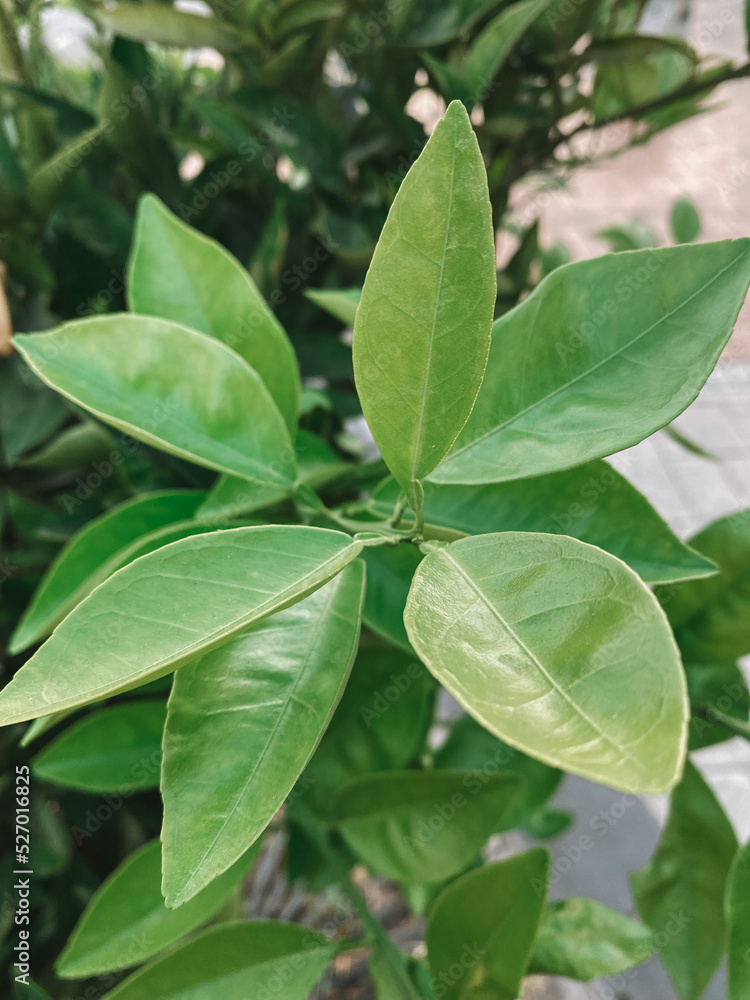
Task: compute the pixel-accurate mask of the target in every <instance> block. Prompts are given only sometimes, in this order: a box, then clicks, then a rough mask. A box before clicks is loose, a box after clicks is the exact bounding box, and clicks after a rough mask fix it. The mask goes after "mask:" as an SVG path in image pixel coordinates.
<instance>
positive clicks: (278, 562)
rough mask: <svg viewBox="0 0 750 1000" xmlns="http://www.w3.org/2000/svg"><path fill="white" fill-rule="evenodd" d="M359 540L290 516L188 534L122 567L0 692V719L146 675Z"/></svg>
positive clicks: (293, 597)
mask: <svg viewBox="0 0 750 1000" xmlns="http://www.w3.org/2000/svg"><path fill="white" fill-rule="evenodd" d="M361 548H362V545H361V543H360V542H357V541H354V539H352V538H350V537H349V536H348V535H345V534H343V533H342V532H340V531H329V530H327V529H324V528H308V527H303V526H298V525H272V526H268V527H266V526H261V527H253V528H234V529H231V530H227V531H214V532H210V533H208V534H204V535H193V536H191V537H190V538H184V539H182V540H180V541H177V542H172V543H171V544H170V545H166V546H163V547H162V548H160V549H157V550H156V552H151V553H149V554H148V555H146V556H143V557H142V558H140V559H137V560H136V561H135V562H132V563H130V564H129V565H127V566H125V567H123V569H120V570H118V571H117V573H115V574H114V575H113V576H111V577H109V579H108V580H106V581H105V582H104V583H103V584H101V586H99V587H98V588H97V589H96V590H95V591H93V593H91V594H90V595H89V596H88V597H87V598H86V599H85V600H84V601H82V602H81V604H79V605H78V607H76V608H75V609H74V610H73V611H72V612H71V613H70V614H69V615H68V617H67V618H66V619H65V620H64V621H63V622H62V623H61V624H60V625H59V626H58V627H57V629H56V630H55V632H54V634H53V635H52V636H51V637H50V638H49V639H48V640H47V642H45V644H44V645H43V646H42V647H41V649H39V650H38V651H37V652H36V653H35V654H34V656H32V657H31V659H30V660H29V661H28V662H27V663H26V664H24V666H23V667H21V669H20V670H19V671H18V672H17V673H16V675H15V676H14V678H13V680H12V681H11V682H10V684H8V685H7V686H6V687H5V688H4V689H3V691H2V692H0V719H1V720H2V724H3V725H9V724H10V723H12V722H22V721H23V720H25V719H34V718H36V717H37V716H39V715H47V714H49V713H50V712H59V711H61V710H62V709H64V708H71V707H73V706H75V705H85V704H87V703H89V702H92V701H97V700H99V699H100V698H104V697H109V696H111V695H113V694H117V693H119V692H122V691H128V690H130V689H131V688H134V687H138V686H139V685H141V684H145V683H146V681H149V680H154V679H155V678H157V677H161V676H163V675H164V674H167V673H170V672H171V671H173V670H175V669H176V668H177V667H181V666H183V665H184V664H185V663H188V662H189V661H190V660H193V659H195V658H196V657H197V656H199V655H200V654H201V653H204V652H208V651H209V650H211V649H216V648H217V647H219V646H221V645H223V644H224V643H225V642H227V641H228V640H229V639H231V638H232V637H233V636H235V635H237V634H238V633H239V632H242V631H244V630H245V629H247V628H249V627H250V626H251V625H253V624H254V623H255V622H258V621H260V620H261V619H262V618H265V617H266V616H267V615H270V614H273V613H274V612H276V611H281V610H282V609H283V608H286V607H289V606H290V605H292V604H295V603H296V602H297V601H300V600H302V598H303V597H306V596H307V595H308V594H310V593H312V592H313V591H314V590H317V588H318V587H321V586H322V585H323V584H324V583H326V581H328V580H330V579H331V577H333V576H335V575H336V574H337V573H339V572H340V571H341V570H342V569H343V568H344V566H346V565H347V563H349V562H351V560H352V559H354V558H355V557H356V555H357V553H358V552H359V551H360V549H361Z"/></svg>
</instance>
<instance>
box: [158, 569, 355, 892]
mask: <svg viewBox="0 0 750 1000" xmlns="http://www.w3.org/2000/svg"><path fill="white" fill-rule="evenodd" d="M363 589H364V566H363V565H362V563H361V562H356V563H353V564H352V565H350V566H348V567H347V568H346V569H345V570H344V571H343V572H342V573H340V574H339V575H338V576H337V577H336V579H335V580H332V581H331V582H330V583H328V584H327V585H326V586H325V587H321V589H320V590H317V591H316V592H315V593H314V594H312V595H311V596H310V597H308V598H306V599H305V600H304V601H300V602H299V603H298V604H295V606H294V607H293V608H289V609H288V610H286V611H281V612H280V613H279V614H277V615H274V616H273V617H272V618H269V619H267V620H266V621H265V622H262V623H261V624H260V625H256V626H255V627H254V628H252V629H250V631H248V632H246V633H245V634H244V635H242V636H240V637H239V638H237V639H234V640H233V641H232V642H230V643H227V644H226V645H224V646H222V647H221V648H220V649H216V650H214V651H213V652H211V653H208V655H206V656H204V657H201V658H200V659H198V660H195V661H194V662H193V663H191V664H190V665H189V666H187V667H185V668H184V669H183V670H181V671H180V672H179V673H178V674H177V677H176V678H175V683H174V687H173V689H172V694H171V696H170V699H169V716H168V720H167V728H166V731H165V734H164V768H163V774H162V797H163V799H164V826H163V829H162V840H163V842H164V894H165V896H166V899H167V902H168V903H169V905H170V906H179V905H180V904H181V903H183V902H184V901H185V900H186V899H190V898H191V897H192V896H194V895H195V893H196V892H198V891H199V890H200V889H202V888H203V886H205V885H206V884H207V883H209V882H210V881H211V879H213V878H215V877H216V875H217V874H218V873H219V872H222V871H224V870H225V869H226V868H227V867H228V866H229V865H230V864H232V863H233V862H234V861H235V860H236V859H237V857H239V855H241V854H242V853H243V852H244V851H245V850H247V848H248V847H249V846H250V845H251V844H252V843H253V842H254V841H255V840H256V839H257V838H258V837H259V836H260V834H261V833H262V832H263V830H264V829H265V828H266V826H267V825H268V824H269V823H270V821H271V819H272V818H273V816H274V814H275V813H276V811H277V810H278V809H279V807H280V806H281V805H282V803H283V802H284V799H285V798H286V797H287V795H288V794H289V792H290V791H291V789H292V787H293V786H294V783H295V781H296V780H297V778H298V777H299V775H300V773H301V772H302V769H303V768H304V766H305V764H307V762H308V760H309V759H310V757H311V756H312V753H313V750H314V749H315V747H316V745H317V743H318V741H319V739H320V736H321V734H322V733H323V732H324V731H325V728H326V726H327V724H328V720H329V719H330V718H331V715H332V714H333V711H334V708H335V707H336V703H337V702H338V699H339V697H340V696H341V692H342V689H343V686H344V684H345V682H346V678H347V675H348V673H349V669H350V667H351V664H352V660H353V659H354V654H355V652H356V648H357V640H358V638H359V626H360V618H361V606H362V597H363Z"/></svg>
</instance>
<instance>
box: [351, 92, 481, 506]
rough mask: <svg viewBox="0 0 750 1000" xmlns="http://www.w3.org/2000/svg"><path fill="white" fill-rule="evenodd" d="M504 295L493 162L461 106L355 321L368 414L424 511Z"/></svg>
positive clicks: (384, 250)
mask: <svg viewBox="0 0 750 1000" xmlns="http://www.w3.org/2000/svg"><path fill="white" fill-rule="evenodd" d="M495 295H496V283H495V252H494V242H493V236H492V222H491V214H490V203H489V197H488V194H487V180H486V176H485V170H484V164H483V162H482V156H481V153H480V151H479V146H478V144H477V140H476V137H475V135H474V132H473V130H472V127H471V123H470V121H469V116H468V115H467V113H466V111H465V110H464V108H463V105H461V104H459V103H458V102H454V103H453V104H452V105H451V106H450V108H449V109H448V111H447V112H446V115H445V118H444V119H443V120H442V121H441V122H440V123H439V124H438V126H437V128H436V129H435V131H434V132H433V134H432V136H431V137H430V140H429V142H428V143H427V145H426V146H425V149H424V151H423V152H422V154H421V155H420V157H419V159H418V160H417V161H416V163H415V164H414V166H413V167H412V168H411V170H410V171H409V173H408V174H407V176H406V178H405V179H404V181H403V183H402V185H401V187H400V188H399V191H398V194H397V195H396V199H395V201H394V203H393V205H392V207H391V210H390V213H389V215H388V219H387V220H386V223H385V226H384V227H383V231H382V234H381V236H380V240H379V242H378V246H377V248H376V250H375V255H374V257H373V259H372V264H371V265H370V269H369V271H368V272H367V278H366V279H365V284H364V288H363V290H362V299H361V302H360V305H359V309H358V310H357V318H356V321H355V324H354V347H353V350H354V374H355V378H356V382H357V389H358V391H359V396H360V401H361V403H362V411H363V413H364V415H365V417H366V418H367V422H368V424H369V425H370V429H371V431H372V433H373V436H374V438H375V441H376V442H377V444H378V447H379V448H380V451H381V453H382V455H383V458H384V459H385V461H386V462H387V463H388V467H389V468H390V470H391V471H392V472H393V475H394V476H395V477H396V479H397V480H398V482H399V483H400V484H401V487H402V489H404V490H405V491H406V492H407V493H408V495H409V497H410V502H411V503H412V505H414V506H418V505H419V493H420V491H419V487H418V486H416V485H415V484H416V483H417V482H418V480H420V479H422V478H424V477H425V476H426V475H427V474H428V473H429V472H431V471H432V469H434V468H435V466H436V465H437V463H438V462H439V461H440V459H441V458H442V457H443V455H445V453H446V451H447V450H448V449H449V448H450V446H451V444H452V443H453V441H454V440H455V438H456V435H457V434H458V432H459V431H460V430H461V428H462V427H463V425H464V424H465V422H466V419H467V417H468V416H469V413H470V411H471V407H472V404H473V402H474V399H475V397H476V394H477V391H478V390H479V385H480V383H481V381H482V374H483V372H484V368H485V364H486V361H487V352H488V350H489V341H490V328H491V321H492V308H493V304H494V301H495Z"/></svg>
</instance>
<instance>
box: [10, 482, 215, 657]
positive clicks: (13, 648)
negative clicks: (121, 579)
mask: <svg viewBox="0 0 750 1000" xmlns="http://www.w3.org/2000/svg"><path fill="white" fill-rule="evenodd" d="M204 497H205V494H203V493H199V492H197V491H192V490H169V491H168V490H164V491H161V492H159V493H146V494H145V495H142V496H138V497H135V498H134V499H133V500H128V501H126V502H125V503H123V504H120V505H119V506H118V507H115V508H114V509H113V510H109V511H107V513H106V514H102V515H101V516H100V517H97V518H94V520H93V521H89V523H88V524H87V525H86V526H85V527H84V528H82V529H81V531H79V532H78V534H77V535H74V536H73V538H72V539H71V540H70V541H69V542H68V544H67V545H65V546H64V548H63V549H62V550H61V551H60V553H59V554H58V556H57V557H56V559H55V560H54V562H53V563H52V565H51V566H50V568H49V570H48V571H47V573H46V574H45V576H44V579H43V580H42V582H41V583H40V584H39V586H38V587H37V589H36V592H35V593H34V596H33V598H32V599H31V602H30V603H29V605H28V606H27V607H26V610H25V611H24V613H23V615H22V616H21V620H20V621H19V623H18V625H17V626H16V629H15V631H14V633H13V635H12V636H11V640H10V644H9V649H10V652H11V653H20V652H21V650H23V649H26V648H27V647H28V646H30V645H32V643H34V642H38V641H39V640H40V639H44V638H45V637H46V636H48V635H49V633H50V632H51V631H52V629H53V628H54V627H55V626H56V625H58V624H59V623H60V622H61V621H62V620H63V618H64V617H65V616H66V615H67V614H68V613H69V612H70V611H72V610H73V608H74V607H75V606H76V604H79V603H80V601H82V600H83V598H84V597H86V595H87V594H89V593H90V592H91V591H92V590H93V589H94V587H95V586H97V584H99V583H101V581H102V580H104V579H106V578H107V577H108V576H109V575H110V574H111V573H112V572H113V571H114V570H115V569H117V568H118V567H119V566H120V565H122V563H121V562H120V561H119V560H117V555H118V553H119V552H120V551H121V550H122V549H123V548H125V546H127V545H129V544H131V543H132V542H133V541H134V540H135V539H137V538H140V536H141V535H145V534H147V533H148V532H152V531H155V530H156V529H158V528H161V527H164V526H165V525H168V524H172V523H174V522H175V521H181V520H184V519H187V518H190V517H192V515H193V514H194V513H195V511H196V509H197V508H198V505H199V504H200V502H201V501H202V500H203V499H204ZM110 560H114V565H113V567H112V568H111V569H110V568H109V567H108V563H109V562H110Z"/></svg>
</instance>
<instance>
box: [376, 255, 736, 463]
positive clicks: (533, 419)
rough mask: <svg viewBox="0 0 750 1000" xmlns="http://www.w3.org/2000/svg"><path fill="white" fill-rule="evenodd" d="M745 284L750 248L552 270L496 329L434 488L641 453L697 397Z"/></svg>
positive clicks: (624, 258) (604, 260)
mask: <svg viewBox="0 0 750 1000" xmlns="http://www.w3.org/2000/svg"><path fill="white" fill-rule="evenodd" d="M748 283H750V239H742V240H726V241H724V242H721V243H702V244H698V245H687V246H679V247H667V248H664V249H661V250H638V251H633V252H632V253H622V254H615V255H611V256H606V257H599V258H597V259H596V260H586V261H581V262H579V263H575V264H567V265H566V266H564V267H559V268H557V269H556V270H555V271H553V272H552V273H551V274H550V275H548V277H546V278H545V279H544V280H543V281H542V283H541V284H540V285H539V286H538V287H537V288H536V289H535V290H534V291H533V292H532V294H531V295H529V297H528V298H527V299H524V301H523V302H522V303H521V304H520V305H519V306H516V308H515V309H512V310H511V311H510V312H508V313H506V314H505V315H504V316H502V317H501V318H500V319H499V320H497V322H496V323H495V326H494V330H493V335H492V348H491V350H490V357H489V361H488V364H487V371H486V374H485V377H484V381H483V383H482V388H481V391H480V393H479V395H478V397H477V401H476V404H475V406H474V409H473V411H472V414H471V417H470V418H469V421H468V423H467V424H466V427H465V428H464V429H463V431H462V432H461V434H460V435H459V438H458V440H457V441H456V443H455V445H454V446H453V448H452V449H451V451H450V452H449V454H448V455H447V457H446V458H445V460H444V461H443V462H442V464H441V465H440V466H439V468H437V469H435V471H434V472H433V473H432V475H431V476H430V479H431V480H432V481H433V482H440V483H498V482H503V481H504V480H508V479H524V478H526V477H527V476H536V475H540V474H542V473H546V472H556V471H557V470H559V469H570V468H573V467H574V466H576V465H581V464H583V463H584V462H587V461H589V460H590V459H592V458H601V457H602V456H604V455H610V454H612V452H615V451H619V450H620V449H622V448H628V447H630V445H633V444H636V443H637V442H638V441H641V440H642V439H643V438H645V437H647V436H648V435H649V434H651V433H653V431H655V430H658V428H660V427H663V426H664V425H665V424H668V423H669V422H670V421H671V420H673V419H674V418H675V417H676V416H677V415H678V414H679V413H681V412H682V411H683V410H684V409H685V407H686V406H688V404H689V403H692V401H693V400H694V399H695V397H696V396H697V395H698V392H699V391H700V389H701V387H702V386H703V383H704V382H705V381H706V379H707V378H708V376H709V374H710V373H711V371H712V369H713V367H714V365H715V364H716V361H717V359H718V357H719V354H720V353H721V351H722V349H723V347H724V345H725V344H726V342H727V340H728V339H729V336H730V334H731V332H732V328H733V326H734V323H735V320H736V319H737V314H738V312H739V310H740V307H741V305H742V303H743V301H744V299H745V294H746V292H747V288H748ZM636 400H637V405H636V402H635V401H636ZM376 438H377V435H376ZM384 457H386V458H387V456H385V454H384Z"/></svg>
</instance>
